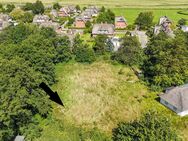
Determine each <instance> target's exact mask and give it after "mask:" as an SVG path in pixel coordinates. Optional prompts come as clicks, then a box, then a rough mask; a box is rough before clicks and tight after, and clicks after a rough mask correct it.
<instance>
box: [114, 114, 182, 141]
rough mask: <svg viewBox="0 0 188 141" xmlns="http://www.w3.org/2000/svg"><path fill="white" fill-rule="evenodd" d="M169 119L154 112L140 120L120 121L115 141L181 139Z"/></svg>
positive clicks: (115, 131)
mask: <svg viewBox="0 0 188 141" xmlns="http://www.w3.org/2000/svg"><path fill="white" fill-rule="evenodd" d="M180 140H181V138H179V137H178V136H177V134H176V132H175V130H174V129H173V128H172V127H171V124H170V122H169V120H168V119H167V118H166V117H165V116H162V115H158V114H157V113H154V112H148V113H146V114H145V115H144V116H143V117H142V118H141V119H140V120H139V121H137V120H135V121H133V122H130V123H120V124H119V125H118V127H117V128H115V129H114V130H113V141H180Z"/></svg>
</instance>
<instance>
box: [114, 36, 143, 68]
mask: <svg viewBox="0 0 188 141" xmlns="http://www.w3.org/2000/svg"><path fill="white" fill-rule="evenodd" d="M122 40H123V41H122V44H121V47H120V48H119V49H118V51H117V52H115V53H114V54H113V55H112V59H114V60H117V61H119V62H120V63H123V64H126V65H130V66H132V65H140V64H142V62H143V59H144V53H143V49H142V48H141V45H140V42H139V41H138V39H137V37H136V36H128V35H126V36H124V37H123V39H122Z"/></svg>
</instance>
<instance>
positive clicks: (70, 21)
mask: <svg viewBox="0 0 188 141" xmlns="http://www.w3.org/2000/svg"><path fill="white" fill-rule="evenodd" d="M74 20H75V19H74V18H71V17H69V18H68V23H67V25H68V26H71V25H72V24H73V23H74Z"/></svg>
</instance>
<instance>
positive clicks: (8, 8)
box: [5, 4, 15, 13]
mask: <svg viewBox="0 0 188 141" xmlns="http://www.w3.org/2000/svg"><path fill="white" fill-rule="evenodd" d="M14 8H15V5H14V4H7V5H6V10H5V11H6V12H7V13H10V12H11V11H12V10H13V9H14Z"/></svg>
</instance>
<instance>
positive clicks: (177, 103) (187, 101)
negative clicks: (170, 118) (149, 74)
mask: <svg viewBox="0 0 188 141" xmlns="http://www.w3.org/2000/svg"><path fill="white" fill-rule="evenodd" d="M160 103H162V104H163V105H165V106H166V107H168V108H169V109H171V110H172V111H174V112H176V113H177V114H178V115H179V116H186V115H188V84H186V85H182V86H177V87H171V88H168V89H166V91H165V93H163V94H161V95H160Z"/></svg>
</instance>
